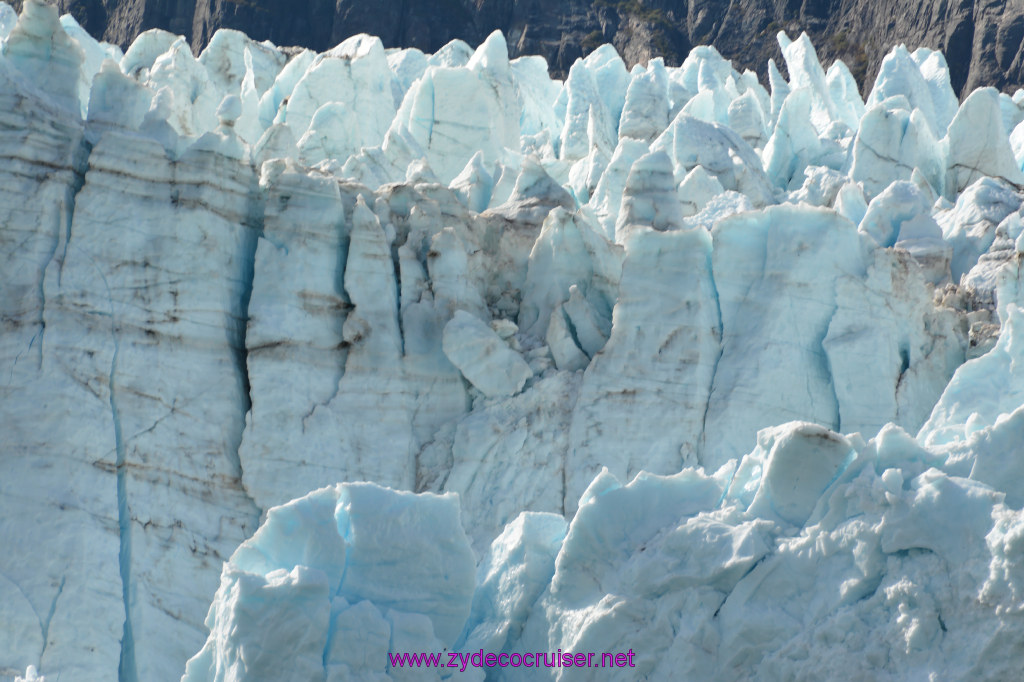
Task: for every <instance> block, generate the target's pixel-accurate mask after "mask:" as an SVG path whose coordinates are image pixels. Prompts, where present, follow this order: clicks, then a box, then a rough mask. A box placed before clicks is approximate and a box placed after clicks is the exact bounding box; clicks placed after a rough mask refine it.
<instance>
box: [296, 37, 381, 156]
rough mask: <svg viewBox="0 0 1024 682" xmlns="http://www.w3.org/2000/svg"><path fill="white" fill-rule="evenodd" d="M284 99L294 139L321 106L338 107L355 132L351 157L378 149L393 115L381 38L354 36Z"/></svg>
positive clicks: (312, 68)
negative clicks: (361, 150)
mask: <svg viewBox="0 0 1024 682" xmlns="http://www.w3.org/2000/svg"><path fill="white" fill-rule="evenodd" d="M286 97H287V105H286V107H285V122H286V123H287V124H288V127H290V128H291V129H292V133H293V134H294V135H295V137H296V138H301V137H302V136H303V135H304V134H305V133H306V130H307V129H309V127H310V124H311V122H312V121H313V118H314V116H315V114H316V112H317V111H318V110H319V109H320V108H321V107H323V106H325V105H328V104H330V103H333V102H337V103H340V104H341V105H342V107H343V109H342V111H343V112H345V113H346V114H347V118H346V119H345V120H346V122H347V123H348V124H349V125H350V126H351V127H352V129H353V131H352V138H353V139H352V149H351V151H350V152H349V153H350V154H351V153H355V152H356V151H358V150H359V148H360V147H375V146H377V145H379V144H380V143H381V142H383V141H384V135H385V133H386V132H387V129H388V125H389V124H390V123H391V119H392V118H393V117H394V115H395V102H394V98H393V96H392V93H391V71H390V70H389V69H388V64H387V57H386V56H385V54H384V46H383V45H382V44H381V42H380V38H376V37H372V36H367V35H357V36H353V37H351V38H349V39H348V40H346V41H344V42H343V43H341V44H340V45H338V46H337V47H335V48H334V49H332V50H330V51H328V52H325V53H323V54H322V55H319V56H318V57H317V58H316V59H315V60H313V63H312V64H311V65H310V66H309V68H308V69H307V70H306V73H305V74H304V75H303V76H302V78H301V79H299V81H298V82H297V83H296V84H295V88H294V90H292V91H291V93H290V94H287V93H286Z"/></svg>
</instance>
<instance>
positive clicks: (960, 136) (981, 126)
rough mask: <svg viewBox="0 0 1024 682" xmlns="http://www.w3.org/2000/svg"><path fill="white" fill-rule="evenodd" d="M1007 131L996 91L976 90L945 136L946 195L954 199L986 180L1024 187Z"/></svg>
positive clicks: (966, 100)
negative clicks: (994, 179) (984, 177)
mask: <svg viewBox="0 0 1024 682" xmlns="http://www.w3.org/2000/svg"><path fill="white" fill-rule="evenodd" d="M1009 132H1010V131H1008V130H1006V129H1005V127H1004V126H1003V120H1002V116H1001V114H1000V111H999V93H998V92H996V90H995V89H994V88H980V89H978V90H975V91H974V92H973V93H971V94H970V96H968V97H967V99H965V100H964V103H963V104H961V105H960V110H959V111H957V113H956V116H954V117H953V120H952V122H950V124H949V131H948V132H947V133H946V138H945V145H946V148H947V149H948V150H949V152H948V153H949V156H948V159H947V163H946V165H947V171H946V187H945V193H946V196H947V197H949V198H952V197H955V196H956V195H958V194H959V193H960V192H962V191H963V190H964V189H966V188H967V186H968V185H970V184H971V183H973V182H974V181H976V180H978V179H979V178H981V177H983V176H989V177H994V178H1002V179H1004V180H1006V181H1008V182H1011V183H1014V184H1017V185H1021V184H1024V173H1022V172H1021V169H1020V167H1019V166H1018V165H1017V161H1016V159H1014V158H1013V151H1012V149H1011V148H1010V144H1009V138H1008V137H1007V136H1008V135H1009Z"/></svg>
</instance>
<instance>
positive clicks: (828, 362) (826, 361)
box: [808, 303, 843, 433]
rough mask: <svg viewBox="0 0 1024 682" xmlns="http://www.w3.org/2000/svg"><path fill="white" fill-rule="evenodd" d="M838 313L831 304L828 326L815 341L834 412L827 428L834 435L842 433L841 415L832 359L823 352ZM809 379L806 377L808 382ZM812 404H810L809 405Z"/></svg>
mask: <svg viewBox="0 0 1024 682" xmlns="http://www.w3.org/2000/svg"><path fill="white" fill-rule="evenodd" d="M838 311H839V306H838V305H837V304H835V303H833V304H832V312H831V313H829V315H828V324H826V325H824V328H825V330H824V332H823V333H822V334H821V335H820V336H819V337H818V339H817V340H816V346H817V348H818V352H819V353H820V354H821V356H820V357H821V369H822V371H823V372H824V373H825V374H824V376H825V378H826V379H828V389H829V391H830V393H831V395H832V404H833V405H834V406H835V412H834V414H833V415H832V424H831V426H829V428H830V429H832V430H833V431H835V432H836V433H842V430H841V429H842V428H843V422H842V415H841V414H840V412H839V394H838V393H837V392H836V380H835V374H834V373H833V372H832V358H831V357H829V354H828V351H827V350H825V339H826V338H827V337H828V330H829V328H830V327H831V326H832V320H834V319H835V316H836V313H837V312H838ZM809 378H810V377H808V380H809ZM813 404H814V403H813V402H812V403H811V405H813Z"/></svg>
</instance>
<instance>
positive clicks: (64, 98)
mask: <svg viewBox="0 0 1024 682" xmlns="http://www.w3.org/2000/svg"><path fill="white" fill-rule="evenodd" d="M6 45H7V49H6V52H5V54H4V56H3V57H2V58H0V81H2V87H0V111H2V112H3V113H2V115H0V207H2V208H0V225H2V228H0V273H2V277H0V367H2V369H0V415H2V416H0V423H2V426H0V430H2V431H3V433H4V436H3V438H2V439H0V440H2V441H3V445H2V448H0V450H2V453H3V454H2V461H3V469H4V474H3V476H2V477H0V536H2V537H3V538H4V545H5V547H7V548H8V549H7V550H6V551H4V552H3V556H2V557H0V576H2V577H0V622H2V623H4V624H5V625H4V626H3V633H4V634H3V635H0V640H3V644H2V645H0V670H3V671H5V672H3V673H0V675H10V674H12V673H11V672H10V671H17V672H19V673H20V672H22V671H24V670H26V668H27V667H28V666H29V665H32V666H35V667H36V668H37V669H39V670H43V671H44V672H45V671H47V670H66V671H68V672H67V673H65V674H68V675H76V676H81V677H83V678H101V679H116V677H117V671H118V661H119V658H120V653H121V644H120V642H121V640H122V637H123V634H124V622H125V604H124V593H123V590H122V583H121V580H120V579H119V576H118V571H117V567H118V557H119V552H120V542H119V535H120V533H119V523H118V521H119V509H118V502H117V494H116V490H117V484H116V476H115V473H114V472H115V468H116V466H117V450H116V447H115V442H116V439H115V434H114V428H113V421H112V418H111V410H110V385H109V376H110V366H111V358H112V355H113V348H112V346H111V345H110V344H109V339H110V332H111V326H110V319H109V317H108V318H102V317H100V316H95V315H89V314H87V313H84V312H79V311H76V310H74V309H65V308H64V306H63V305H62V304H61V303H59V302H57V301H55V300H54V295H55V292H54V290H53V286H52V284H51V285H50V287H49V291H47V288H48V287H47V286H46V283H45V280H46V278H47V276H49V278H50V280H51V282H53V283H55V282H56V280H57V278H58V277H59V275H60V271H61V266H62V264H63V261H64V256H65V249H66V247H67V244H68V237H69V234H70V230H71V222H72V215H73V212H74V206H75V195H76V192H77V191H78V190H79V188H80V187H81V184H82V174H83V173H84V171H85V167H86V156H87V147H86V146H85V145H84V143H83V133H84V130H83V126H82V122H81V121H80V120H79V109H78V103H77V92H76V91H74V90H73V84H74V82H75V79H76V78H77V74H78V67H79V62H80V59H81V54H80V53H79V52H77V51H76V48H75V47H74V46H73V45H72V44H71V43H70V41H68V40H67V38H66V36H65V35H64V33H63V31H62V30H61V28H60V24H59V23H58V20H57V14H56V11H55V10H54V9H53V8H52V7H49V6H46V5H43V4H42V3H36V2H27V3H26V4H25V10H24V14H23V19H22V20H21V21H20V22H19V24H18V25H17V27H15V28H14V30H13V33H12V39H11V41H9V42H8V43H7V44H6ZM68 79H70V81H69V80H68ZM69 86H71V87H69ZM48 297H49V298H48ZM108 309H109V308H108V307H107V306H104V308H103V310H104V311H106V310H108ZM47 327H49V332H50V334H49V336H48V335H47ZM62 329H63V331H62ZM56 442H59V443H62V444H63V445H61V446H57V447H55V446H54V443H56ZM43 528H45V532H42V530H41V529H43Z"/></svg>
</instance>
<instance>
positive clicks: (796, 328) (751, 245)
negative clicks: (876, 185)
mask: <svg viewBox="0 0 1024 682" xmlns="http://www.w3.org/2000/svg"><path fill="white" fill-rule="evenodd" d="M713 234H714V250H713V253H712V262H713V270H714V283H715V288H716V291H717V293H718V302H719V306H720V309H721V316H722V317H721V319H722V322H721V329H722V355H721V358H720V360H719V361H718V367H717V370H716V372H715V375H714V384H713V386H712V388H711V398H710V400H709V402H708V408H707V415H706V417H705V422H704V425H705V430H704V436H703V438H704V451H703V460H702V462H703V464H704V466H705V467H706V468H707V469H709V470H711V471H714V470H715V469H717V468H718V467H719V466H721V465H722V464H723V463H724V462H725V461H727V460H729V459H731V458H734V457H738V456H740V455H741V454H742V453H743V451H744V450H745V449H746V446H745V445H744V444H745V443H750V442H752V440H753V438H754V436H755V435H756V434H757V431H758V430H759V429H762V428H764V427H766V426H770V425H772V424H777V423H779V422H784V421H787V420H789V419H790V418H794V417H798V416H801V417H803V418H804V419H807V420H813V421H814V422H816V423H818V424H821V425H824V426H828V427H832V428H837V427H838V422H839V419H840V413H839V404H838V402H837V399H836V392H835V387H834V385H833V379H832V374H831V371H830V367H829V362H828V356H827V354H826V352H825V349H824V348H823V347H822V342H823V341H824V340H825V336H826V335H827V333H828V328H829V323H830V322H831V320H832V317H833V314H834V313H835V310H836V281H837V280H838V279H840V278H842V277H844V276H848V277H855V278H860V277H863V273H864V270H865V268H864V263H863V262H862V260H861V255H860V241H859V239H858V237H857V232H856V229H855V228H854V226H853V224H852V223H850V222H849V221H847V220H846V219H845V218H843V217H841V216H839V215H837V214H836V213H834V212H832V211H830V210H825V209H816V208H810V207H804V206H776V207H769V208H767V209H765V210H763V211H760V212H757V213H748V214H745V215H739V216H734V217H730V218H726V219H725V220H722V221H721V222H719V223H718V224H717V225H716V226H715V229H714V231H713ZM767 357H771V358H772V361H771V362H769V363H766V362H763V360H762V358H767Z"/></svg>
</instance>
